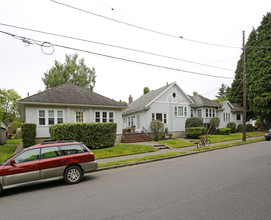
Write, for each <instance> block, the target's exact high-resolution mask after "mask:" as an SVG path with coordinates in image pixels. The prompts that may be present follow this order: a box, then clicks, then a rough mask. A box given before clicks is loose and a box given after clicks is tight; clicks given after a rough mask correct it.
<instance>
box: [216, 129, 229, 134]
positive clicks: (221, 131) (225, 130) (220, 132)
mask: <svg viewBox="0 0 271 220" xmlns="http://www.w3.org/2000/svg"><path fill="white" fill-rule="evenodd" d="M218 133H219V134H222V135H229V134H230V133H231V129H230V128H219V129H218Z"/></svg>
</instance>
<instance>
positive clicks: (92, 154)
mask: <svg viewBox="0 0 271 220" xmlns="http://www.w3.org/2000/svg"><path fill="white" fill-rule="evenodd" d="M89 154H90V156H91V158H92V160H95V156H94V153H93V152H89Z"/></svg>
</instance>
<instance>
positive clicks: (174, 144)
mask: <svg viewBox="0 0 271 220" xmlns="http://www.w3.org/2000/svg"><path fill="white" fill-rule="evenodd" d="M158 143H159V144H165V145H167V146H169V147H171V148H182V147H191V146H195V144H193V143H191V142H190V141H186V140H178V139H169V140H165V141H158Z"/></svg>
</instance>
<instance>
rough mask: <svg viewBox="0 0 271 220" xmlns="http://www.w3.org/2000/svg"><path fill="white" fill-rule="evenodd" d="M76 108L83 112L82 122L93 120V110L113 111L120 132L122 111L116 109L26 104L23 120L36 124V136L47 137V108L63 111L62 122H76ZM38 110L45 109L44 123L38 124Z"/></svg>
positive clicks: (48, 135)
mask: <svg viewBox="0 0 271 220" xmlns="http://www.w3.org/2000/svg"><path fill="white" fill-rule="evenodd" d="M76 109H82V110H83V112H84V123H90V122H94V121H95V116H94V112H95V111H101V112H103V111H106V112H109V111H111V112H114V122H116V123H117V134H121V133H122V113H121V110H116V109H102V108H99V109H98V108H97V109H91V108H80V107H78V108H75V107H63V106H52V107H44V106H26V108H25V120H26V122H27V123H34V124H36V125H37V138H48V137H50V134H49V125H48V111H49V110H54V111H57V110H62V111H63V122H64V123H75V122H76ZM39 110H45V121H46V122H45V125H39V115H38V114H39Z"/></svg>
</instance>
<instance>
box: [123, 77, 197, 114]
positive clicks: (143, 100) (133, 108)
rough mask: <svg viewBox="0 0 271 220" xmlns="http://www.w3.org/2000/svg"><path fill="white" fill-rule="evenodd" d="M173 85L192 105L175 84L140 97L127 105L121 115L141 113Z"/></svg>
mask: <svg viewBox="0 0 271 220" xmlns="http://www.w3.org/2000/svg"><path fill="white" fill-rule="evenodd" d="M174 85H176V86H177V88H178V89H179V90H180V91H181V92H182V93H183V94H184V95H185V96H186V97H187V99H188V100H189V101H190V102H192V103H193V101H192V100H191V98H190V97H189V96H188V95H186V93H185V92H184V91H183V90H182V89H181V88H180V87H179V86H178V84H177V83H176V82H173V83H171V84H168V85H166V86H163V87H161V88H159V89H156V90H152V91H150V92H148V93H147V94H145V95H143V96H141V97H140V98H138V99H137V100H135V101H133V102H132V103H131V104H129V105H128V108H127V109H126V110H125V111H124V112H123V114H130V113H133V112H137V111H143V110H147V109H149V106H150V105H151V104H152V103H153V102H155V101H156V100H157V99H158V98H159V97H161V96H162V95H163V94H164V93H165V92H167V91H168V90H169V89H170V88H172V87H173V86H174Z"/></svg>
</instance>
